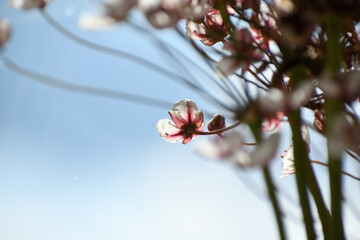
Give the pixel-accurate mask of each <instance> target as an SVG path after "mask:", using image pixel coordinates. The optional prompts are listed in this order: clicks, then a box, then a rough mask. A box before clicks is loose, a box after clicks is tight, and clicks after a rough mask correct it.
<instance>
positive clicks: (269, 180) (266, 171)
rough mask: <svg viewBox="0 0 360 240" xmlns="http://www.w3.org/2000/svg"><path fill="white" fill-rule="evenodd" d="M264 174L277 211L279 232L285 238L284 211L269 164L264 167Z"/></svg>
mask: <svg viewBox="0 0 360 240" xmlns="http://www.w3.org/2000/svg"><path fill="white" fill-rule="evenodd" d="M263 174H264V178H265V182H266V186H267V189H268V193H269V197H270V199H271V203H272V206H273V209H274V212H275V217H276V222H277V225H278V229H279V234H280V239H282V240H284V239H286V236H285V228H284V223H283V220H282V216H283V214H282V212H281V209H280V206H279V202H278V199H277V196H276V188H275V186H274V184H273V180H272V178H271V174H270V171H269V168H268V167H267V166H265V167H263Z"/></svg>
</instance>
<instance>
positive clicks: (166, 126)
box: [157, 99, 205, 144]
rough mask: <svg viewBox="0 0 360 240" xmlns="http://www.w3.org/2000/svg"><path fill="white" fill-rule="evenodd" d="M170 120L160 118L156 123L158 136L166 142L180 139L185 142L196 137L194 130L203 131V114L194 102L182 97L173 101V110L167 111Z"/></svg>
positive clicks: (174, 141)
mask: <svg viewBox="0 0 360 240" xmlns="http://www.w3.org/2000/svg"><path fill="white" fill-rule="evenodd" d="M169 115H170V117H171V119H172V120H173V121H171V120H169V119H161V120H159V122H158V123H157V130H158V132H159V134H160V136H161V137H162V138H163V139H164V140H165V141H167V142H171V143H176V142H180V141H182V143H183V144H187V143H188V142H190V141H191V139H193V138H196V137H197V134H196V132H202V131H204V125H205V122H204V115H203V112H202V111H200V110H199V109H198V107H197V106H196V104H195V102H194V101H192V100H189V99H182V100H180V101H178V102H176V103H174V106H173V110H172V111H169Z"/></svg>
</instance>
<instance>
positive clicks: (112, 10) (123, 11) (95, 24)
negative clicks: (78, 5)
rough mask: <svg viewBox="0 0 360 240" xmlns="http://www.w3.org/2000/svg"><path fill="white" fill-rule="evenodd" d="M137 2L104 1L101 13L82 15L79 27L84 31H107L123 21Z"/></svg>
mask: <svg viewBox="0 0 360 240" xmlns="http://www.w3.org/2000/svg"><path fill="white" fill-rule="evenodd" d="M136 4H137V0H106V1H104V2H103V3H102V7H103V9H104V11H103V12H102V13H95V14H93V13H86V12H85V13H82V14H81V15H80V18H79V26H80V28H82V29H84V30H96V31H102V30H107V29H110V28H112V27H113V26H115V24H116V23H117V22H120V21H123V20H124V19H125V18H126V17H127V14H128V12H129V11H130V10H131V9H132V8H133V7H135V5H136Z"/></svg>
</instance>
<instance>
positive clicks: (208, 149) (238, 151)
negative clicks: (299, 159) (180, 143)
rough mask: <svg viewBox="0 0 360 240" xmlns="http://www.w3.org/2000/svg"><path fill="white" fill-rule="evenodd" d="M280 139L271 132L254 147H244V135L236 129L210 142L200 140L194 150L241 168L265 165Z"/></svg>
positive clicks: (273, 153) (278, 135)
mask: <svg viewBox="0 0 360 240" xmlns="http://www.w3.org/2000/svg"><path fill="white" fill-rule="evenodd" d="M279 140H280V134H278V133H275V134H272V135H271V136H270V137H269V138H267V139H264V140H262V141H261V142H260V143H259V144H258V145H257V146H256V148H255V149H253V150H252V151H249V150H248V149H245V148H244V137H243V136H242V134H241V133H239V132H237V131H232V132H230V133H229V134H225V135H224V138H216V139H214V140H213V141H212V142H202V143H201V142H200V143H198V144H197V145H196V150H197V152H198V153H200V154H201V155H202V156H204V157H207V158H212V159H224V160H227V161H228V162H229V163H231V164H234V165H235V166H238V167H241V168H247V167H256V166H266V165H267V164H268V163H269V162H270V160H271V159H272V158H273V157H274V155H275V153H276V149H277V146H278V143H279Z"/></svg>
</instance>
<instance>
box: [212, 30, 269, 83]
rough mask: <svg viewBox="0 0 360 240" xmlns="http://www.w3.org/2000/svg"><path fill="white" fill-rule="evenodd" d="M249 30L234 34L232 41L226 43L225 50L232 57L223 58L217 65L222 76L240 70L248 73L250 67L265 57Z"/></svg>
mask: <svg viewBox="0 0 360 240" xmlns="http://www.w3.org/2000/svg"><path fill="white" fill-rule="evenodd" d="M257 40H258V39H256V40H255V39H254V38H253V36H252V35H251V33H250V31H249V29H247V28H242V29H239V30H237V31H236V32H235V33H234V34H233V38H232V39H231V41H229V42H226V43H224V49H226V50H229V51H230V53H231V55H230V56H227V57H223V58H222V59H221V60H220V61H219V62H218V63H217V66H216V67H217V70H218V71H219V73H220V74H221V75H224V76H228V75H230V74H233V73H234V72H235V71H236V70H237V69H238V68H242V71H243V72H246V71H247V69H248V67H249V65H250V64H251V63H253V62H257V61H260V60H261V59H262V57H263V54H262V53H261V51H260V50H259V49H258V48H257V46H255V45H254V43H255V41H257Z"/></svg>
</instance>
